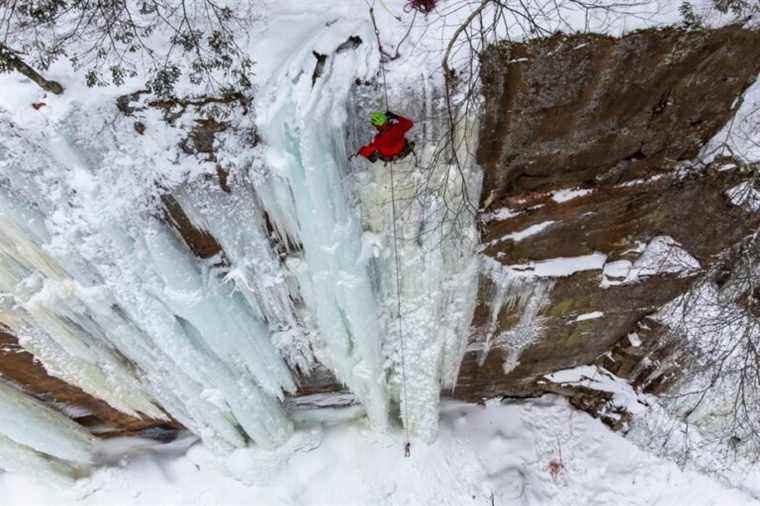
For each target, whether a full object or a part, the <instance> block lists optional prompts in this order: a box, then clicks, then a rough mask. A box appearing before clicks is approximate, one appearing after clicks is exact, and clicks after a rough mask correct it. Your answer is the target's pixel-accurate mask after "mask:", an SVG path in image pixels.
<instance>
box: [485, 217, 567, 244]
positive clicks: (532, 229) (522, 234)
mask: <svg viewBox="0 0 760 506" xmlns="http://www.w3.org/2000/svg"><path fill="white" fill-rule="evenodd" d="M554 223H556V222H555V221H553V220H548V221H543V222H541V223H536V224H534V225H531V226H529V227H527V228H524V229H523V230H518V231H517V232H512V233H510V234H505V235H503V236H501V237H500V238H499V239H497V240H495V241H492V243H491V244H494V243H500V242H504V241H514V242H519V241H522V240H524V239H527V238H528V237H531V236H534V235H537V234H540V233H541V232H543V231H544V230H546V229H547V228H549V227H550V226H552V225H553V224H554Z"/></svg>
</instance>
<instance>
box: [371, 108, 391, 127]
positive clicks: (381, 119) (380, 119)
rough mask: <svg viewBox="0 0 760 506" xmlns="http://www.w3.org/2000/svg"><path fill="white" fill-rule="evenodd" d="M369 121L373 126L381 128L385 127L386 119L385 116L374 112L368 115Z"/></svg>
mask: <svg viewBox="0 0 760 506" xmlns="http://www.w3.org/2000/svg"><path fill="white" fill-rule="evenodd" d="M369 121H370V123H372V124H373V125H375V126H382V125H385V123H386V122H387V121H388V118H387V117H386V116H385V113H382V112H377V111H375V112H373V113H372V114H370V115H369Z"/></svg>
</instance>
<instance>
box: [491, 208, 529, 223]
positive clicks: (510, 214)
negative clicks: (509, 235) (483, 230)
mask: <svg viewBox="0 0 760 506" xmlns="http://www.w3.org/2000/svg"><path fill="white" fill-rule="evenodd" d="M519 214H521V213H520V211H514V210H512V209H510V208H508V207H502V208H500V209H497V210H495V211H492V212H490V213H486V214H484V215H482V217H481V219H482V220H483V221H484V222H486V223H487V222H489V221H505V220H508V219H509V218H514V217H515V216H518V215H519Z"/></svg>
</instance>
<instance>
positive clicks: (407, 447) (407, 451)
mask: <svg viewBox="0 0 760 506" xmlns="http://www.w3.org/2000/svg"><path fill="white" fill-rule="evenodd" d="M369 14H370V16H371V17H372V24H373V26H374V28H375V36H376V37H377V43H378V45H380V31H379V30H378V28H377V24H376V23H375V15H374V11H373V9H372V7H370V9H369ZM380 72H381V74H382V75H383V91H384V94H385V110H386V111H387V110H389V108H388V104H389V102H390V100H389V99H388V78H387V77H386V75H385V66H384V65H383V61H382V56H381V60H380ZM389 167H390V170H389V173H390V179H391V218H392V221H393V258H394V267H395V270H396V322H397V325H398V335H399V340H400V343H401V402H402V406H403V407H402V409H401V411H402V413H401V414H402V416H401V424H402V425H403V426H404V456H405V457H409V456H411V444H412V443H411V439H410V437H409V426H408V425H407V424H406V423H404V415H406V416H407V417H408V416H409V397H408V395H407V392H406V340H405V339H404V332H403V325H402V322H401V265H400V261H399V254H398V230H397V226H396V190H395V185H394V182H393V162H390V163H389Z"/></svg>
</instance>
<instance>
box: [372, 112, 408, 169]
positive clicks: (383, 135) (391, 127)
mask: <svg viewBox="0 0 760 506" xmlns="http://www.w3.org/2000/svg"><path fill="white" fill-rule="evenodd" d="M394 120H395V121H394ZM391 121H393V122H391ZM391 121H389V122H388V123H386V124H385V125H382V126H379V127H375V128H377V129H378V130H379V132H378V133H377V135H375V138H374V139H372V142H371V143H369V144H367V145H366V146H364V147H363V148H361V149H360V150H359V154H360V155H362V156H363V157H365V158H367V159H370V160H372V159H373V158H374V156H373V155H377V156H379V157H380V158H382V159H386V160H387V159H392V158H394V157H396V156H398V155H400V154H401V153H402V152H403V151H404V148H405V147H406V139H405V138H404V136H405V135H406V133H407V132H408V131H409V130H410V129H411V128H412V127H413V126H414V123H412V120H410V119H408V118H405V117H403V116H394V117H392V118H391Z"/></svg>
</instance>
